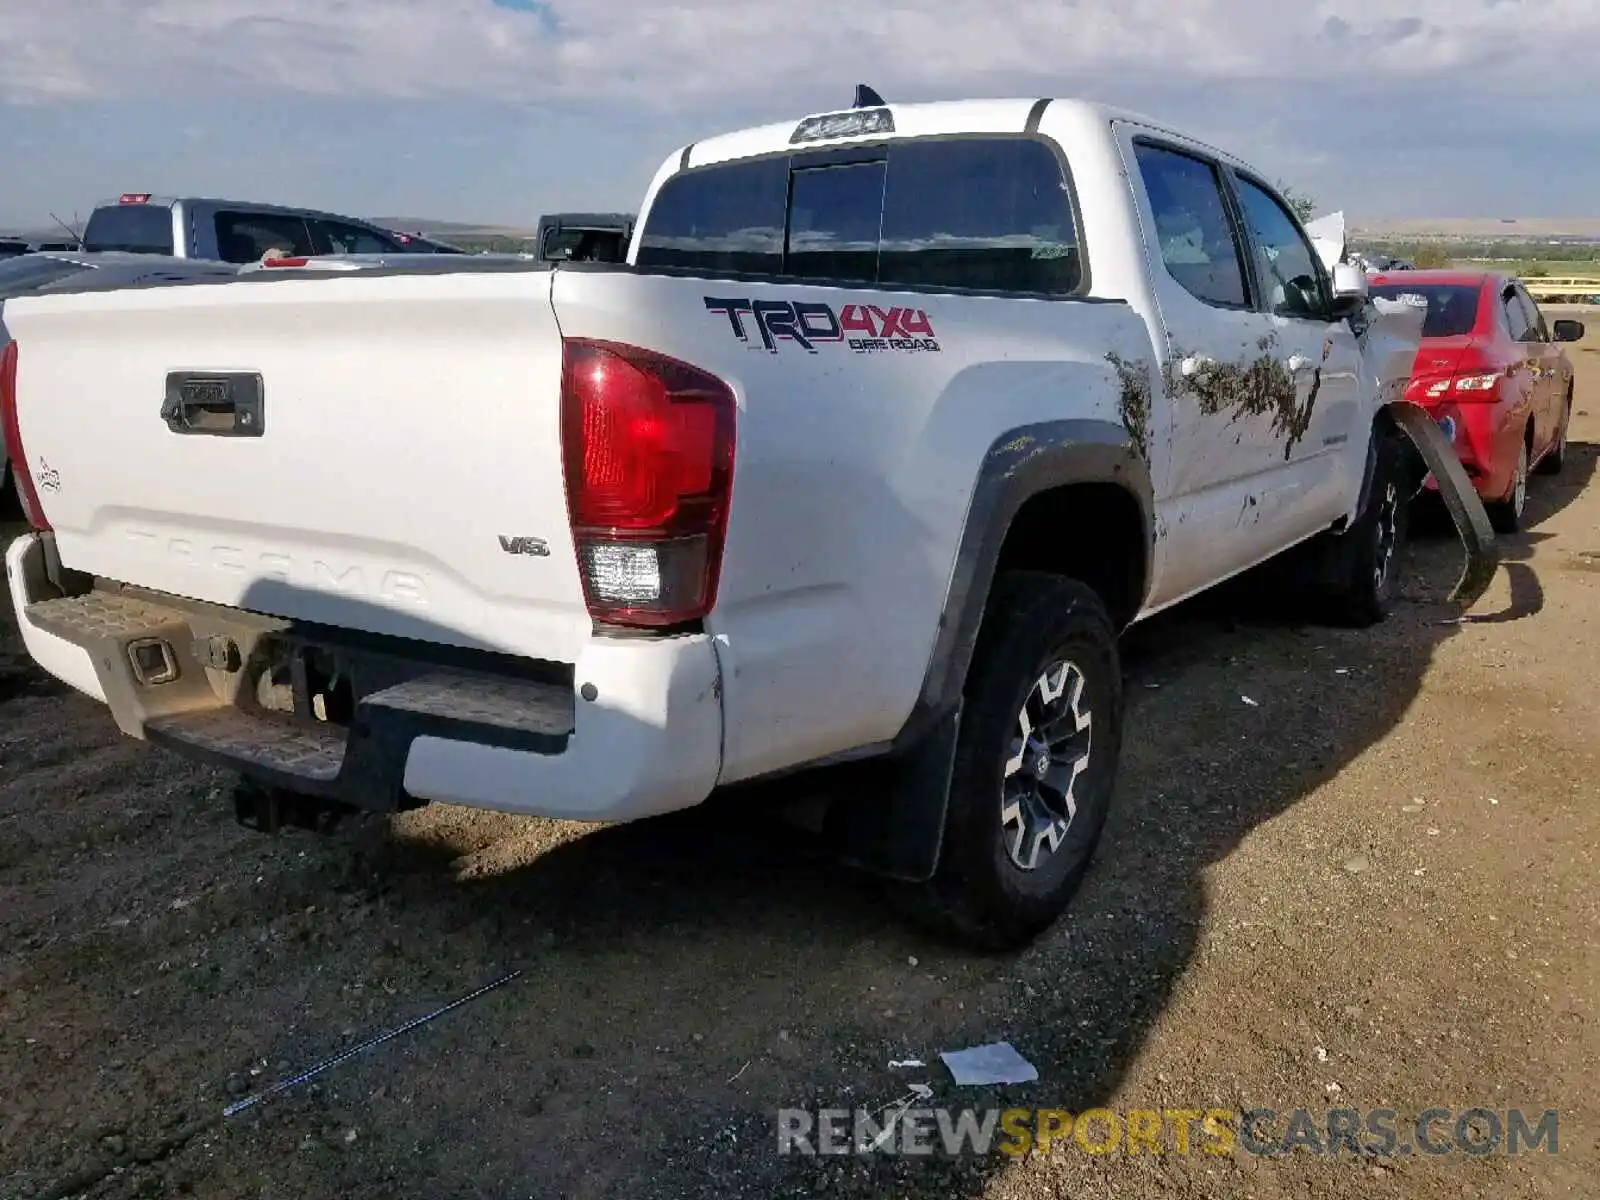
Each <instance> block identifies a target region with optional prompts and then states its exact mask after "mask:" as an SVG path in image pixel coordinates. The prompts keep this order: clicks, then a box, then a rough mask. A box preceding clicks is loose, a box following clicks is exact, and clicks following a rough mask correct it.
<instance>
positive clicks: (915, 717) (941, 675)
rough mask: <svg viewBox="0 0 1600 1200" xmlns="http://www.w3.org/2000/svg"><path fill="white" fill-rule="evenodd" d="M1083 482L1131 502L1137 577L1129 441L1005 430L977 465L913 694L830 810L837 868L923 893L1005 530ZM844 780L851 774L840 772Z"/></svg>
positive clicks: (1137, 496)
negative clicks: (1025, 509) (842, 800)
mask: <svg viewBox="0 0 1600 1200" xmlns="http://www.w3.org/2000/svg"><path fill="white" fill-rule="evenodd" d="M1081 483H1109V484H1115V485H1117V486H1118V487H1121V488H1123V489H1124V490H1125V491H1127V492H1128V494H1129V495H1130V496H1132V497H1133V499H1134V500H1135V501H1136V502H1137V503H1138V505H1139V510H1140V514H1141V516H1142V519H1143V525H1144V533H1143V536H1144V541H1143V550H1144V554H1145V577H1144V580H1143V584H1142V586H1143V587H1144V588H1146V589H1148V587H1149V575H1150V551H1151V548H1152V546H1153V544H1154V538H1155V515H1154V514H1155V505H1154V500H1153V495H1152V490H1151V483H1150V468H1149V464H1148V463H1147V462H1146V460H1145V459H1144V457H1143V456H1142V455H1141V454H1140V453H1139V452H1138V450H1137V448H1136V446H1135V443H1134V440H1133V438H1132V436H1131V435H1130V434H1129V432H1128V430H1127V429H1126V428H1124V427H1123V426H1122V425H1119V424H1116V423H1113V422H1111V421H1104V420H1094V419H1081V420H1065V421H1046V422H1041V423H1039V424H1034V425H1022V426H1018V427H1016V428H1014V429H1009V430H1007V431H1006V432H1005V433H1003V434H1001V435H1000V436H999V437H998V438H996V439H995V440H994V441H993V442H992V443H991V444H990V446H989V449H988V451H987V452H986V453H985V454H984V456H983V461H982V463H981V465H980V466H979V469H978V477H977V480H976V482H975V484H974V486H973V490H972V496H971V499H970V500H969V502H968V505H967V513H966V519H965V521H964V523H963V525H962V531H961V540H960V542H959V544H958V546H957V549H956V556H955V561H954V563H953V565H952V567H951V572H950V581H949V584H948V585H947V587H946V589H945V603H944V608H943V611H942V613H941V615H940V620H939V628H938V632H937V634H936V635H935V637H934V644H933V649H932V652H931V653H930V655H929V659H928V664H927V667H926V669H925V671H924V674H923V681H922V689H921V691H920V692H919V693H918V696H917V701H916V703H915V705H914V706H913V707H912V711H911V715H910V716H909V717H908V718H907V719H906V722H905V724H904V725H903V726H902V727H901V730H900V732H899V734H898V735H897V736H896V737H895V739H894V740H893V742H892V743H891V744H890V746H889V753H888V754H887V755H885V756H884V757H882V758H879V759H875V760H869V761H867V762H864V763H860V764H856V765H855V769H856V770H858V771H860V772H861V774H860V775H858V776H857V777H856V779H857V786H856V787H853V788H851V789H850V790H851V793H852V798H851V802H850V803H849V804H839V805H834V806H833V808H832V810H831V812H830V814H829V822H828V823H829V833H830V836H831V837H832V838H834V839H836V840H837V843H838V845H839V847H840V851H841V854H842V857H843V858H844V860H845V861H846V862H848V863H850V864H852V865H854V866H856V867H859V868H861V869H863V870H866V871H870V872H873V873H875V874H879V875H886V876H888V877H890V878H893V879H899V880H903V881H906V882H912V883H916V882H922V881H926V880H928V879H931V878H932V877H933V874H934V872H935V871H936V870H937V869H938V865H939V858H940V854H941V852H942V850H943V845H944V827H945V818H946V813H947V811H948V808H949V799H950V779H951V772H952V769H953V767H954V764H955V751H956V743H957V739H958V738H959V736H960V731H961V702H962V691H963V688H964V687H965V684H966V678H967V671H968V668H969V667H970V666H971V663H972V655H973V650H974V646H975V643H976V641H977V635H978V629H979V626H980V625H981V624H982V622H983V615H984V610H985V608H986V607H987V606H988V602H989V591H990V588H991V586H992V585H993V582H994V576H995V571H996V568H997V567H998V565H999V560H1000V550H1001V547H1002V546H1003V545H1004V544H1005V539H1006V534H1007V533H1008V532H1009V531H1010V528H1011V522H1012V520H1013V519H1014V518H1015V517H1016V515H1017V513H1018V512H1019V511H1021V509H1022V506H1023V505H1024V504H1026V503H1027V502H1028V501H1029V500H1030V499H1032V498H1033V497H1034V496H1037V495H1039V494H1040V493H1042V492H1046V491H1049V490H1051V489H1053V488H1058V487H1066V486H1070V485H1072V484H1081ZM841 769H843V770H850V769H851V768H850V767H844V768H841Z"/></svg>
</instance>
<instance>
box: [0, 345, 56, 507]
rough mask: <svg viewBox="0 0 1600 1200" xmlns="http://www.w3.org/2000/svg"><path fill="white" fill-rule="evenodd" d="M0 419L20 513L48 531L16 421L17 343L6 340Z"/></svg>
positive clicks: (0, 359)
mask: <svg viewBox="0 0 1600 1200" xmlns="http://www.w3.org/2000/svg"><path fill="white" fill-rule="evenodd" d="M0 423H3V424H4V426H5V431H6V450H7V452H8V453H9V454H10V455H11V475H12V478H13V479H15V480H16V481H17V496H18V497H19V498H20V499H21V500H22V515H23V516H25V517H27V518H28V524H29V525H32V526H33V527H34V528H35V529H38V530H41V531H48V530H49V528H50V522H49V521H47V520H46V519H45V515H44V508H43V507H42V506H41V505H40V504H39V493H38V491H37V490H36V489H35V488H34V486H33V471H32V469H31V468H30V467H29V466H28V455H27V452H26V451H25V450H23V448H22V430H21V429H20V428H19V426H18V421H17V344H16V342H7V343H6V347H5V349H4V350H0Z"/></svg>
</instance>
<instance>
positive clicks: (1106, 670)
mask: <svg viewBox="0 0 1600 1200" xmlns="http://www.w3.org/2000/svg"><path fill="white" fill-rule="evenodd" d="M1121 741H1122V673H1121V663H1120V660H1119V658H1118V654H1117V635H1116V630H1115V628H1114V627H1113V625H1112V622H1111V618H1110V616H1109V615H1108V614H1107V612H1106V608H1105V605H1104V604H1103V603H1102V601H1101V599H1100V597H1099V596H1098V595H1096V594H1095V592H1094V591H1093V590H1092V589H1090V588H1089V587H1087V586H1085V585H1084V584H1082V583H1079V582H1078V581H1076V580H1072V579H1064V578H1061V577H1059V576H1053V575H1046V574H1041V573H1036V572H1021V571H1019V572H1008V573H1007V574H1005V575H1002V576H1001V577H1000V578H999V579H997V580H996V582H995V590H994V594H993V596H992V598H991V600H990V605H989V612H988V615H986V616H985V618H984V625H983V629H982V631H981V632H980V634H979V638H978V646H977V650H976V653H975V655H974V658H973V664H972V668H971V672H970V674H969V675H968V680H967V686H966V698H965V707H964V710H963V712H962V717H961V731H960V735H959V739H958V741H957V745H956V756H955V764H954V769H953V771H952V776H951V784H950V803H949V812H948V815H947V818H946V824H945V836H944V846H943V850H942V852H941V855H940V862H939V869H938V871H937V873H936V874H935V875H934V878H933V879H932V880H931V881H930V882H929V883H927V884H925V885H922V886H921V887H920V888H919V889H917V892H916V898H917V900H918V901H919V904H918V907H919V908H921V909H922V911H923V912H924V914H926V915H930V916H932V917H934V918H935V919H936V920H937V921H938V923H939V924H940V925H941V926H942V927H943V928H944V929H945V930H946V931H948V932H951V933H954V934H956V935H958V936H959V937H960V938H961V939H962V940H964V941H966V942H968V943H969V944H972V945H975V946H977V947H978V948H980V949H987V950H1003V949H1013V948H1017V947H1020V946H1022V945H1025V944H1027V943H1028V942H1030V941H1032V940H1033V939H1034V938H1035V937H1037V936H1038V935H1039V934H1041V933H1043V932H1044V931H1045V930H1046V929H1048V928H1049V927H1050V925H1051V924H1052V923H1054V921H1055V920H1056V919H1057V918H1058V917H1059V916H1060V915H1061V914H1062V912H1063V911H1065V909H1066V908H1067V905H1068V904H1069V903H1070V901H1071V900H1072V897H1073V895H1074V894H1075V893H1076V892H1077V890H1078V887H1079V885H1080V884H1081V883H1082V882H1083V878H1084V875H1085V874H1086V873H1087V871H1088V868H1089V863H1090V860H1091V858H1092V857H1093V854H1094V850H1095V847H1096V846H1097V845H1098V844H1099V841H1100V835H1101V832H1102V830H1103V829H1104V826H1105V820H1106V814H1107V812H1108V811H1109V809H1110V804H1111V792H1112V788H1113V786H1114V784H1115V780H1116V770H1117V760H1118V757H1119V754H1120V750H1121Z"/></svg>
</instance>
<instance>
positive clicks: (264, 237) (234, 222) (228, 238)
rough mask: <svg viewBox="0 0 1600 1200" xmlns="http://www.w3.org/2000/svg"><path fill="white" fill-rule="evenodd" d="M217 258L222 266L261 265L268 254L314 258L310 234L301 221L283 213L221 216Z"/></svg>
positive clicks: (217, 223) (219, 214)
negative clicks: (274, 252) (228, 263)
mask: <svg viewBox="0 0 1600 1200" xmlns="http://www.w3.org/2000/svg"><path fill="white" fill-rule="evenodd" d="M216 229H217V257H219V258H221V259H222V261H223V262H231V263H251V262H258V261H260V259H261V258H263V257H264V256H265V255H266V253H267V251H269V250H282V251H283V252H284V253H285V254H291V255H294V256H296V257H303V256H305V255H309V254H314V253H315V251H314V250H313V249H312V246H311V234H310V232H309V231H308V230H307V229H306V223H305V222H304V221H303V220H301V219H300V218H299V217H291V216H286V215H284V214H281V213H250V212H219V213H218V214H217V218H216Z"/></svg>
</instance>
